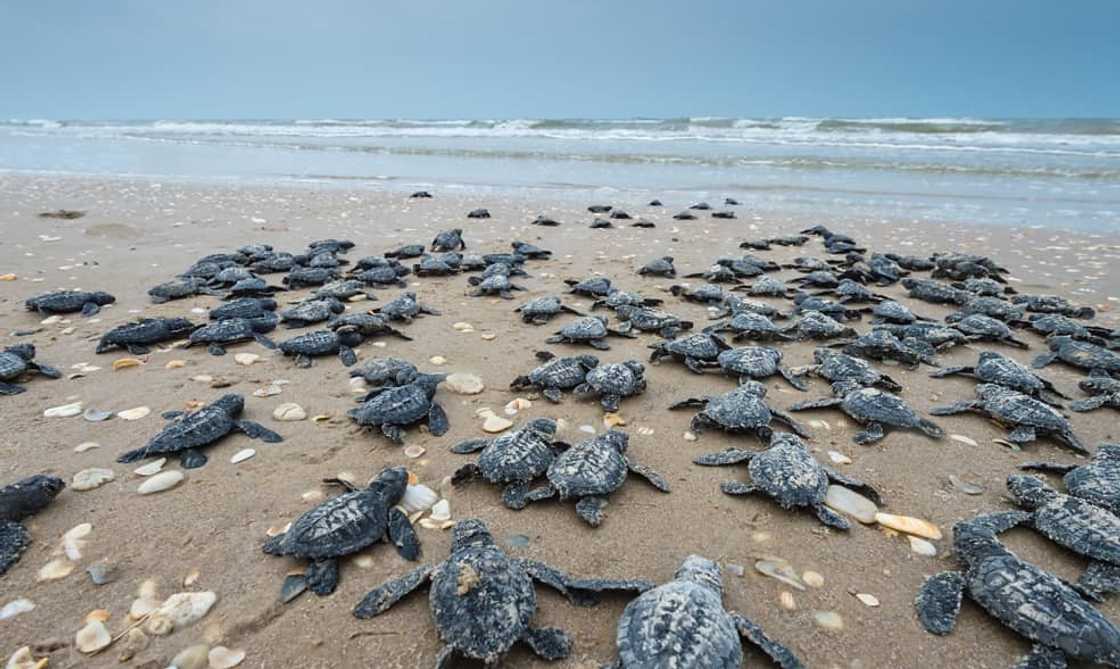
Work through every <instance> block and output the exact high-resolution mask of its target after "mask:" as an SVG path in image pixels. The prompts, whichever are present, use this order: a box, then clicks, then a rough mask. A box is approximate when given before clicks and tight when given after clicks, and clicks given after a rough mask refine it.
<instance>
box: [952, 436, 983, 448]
mask: <svg viewBox="0 0 1120 669" xmlns="http://www.w3.org/2000/svg"><path fill="white" fill-rule="evenodd" d="M949 438H950V439H952V440H953V441H959V442H960V443H962V444H964V445H966V446H979V445H980V444H978V443H976V440H975V439H972V438H969V437H966V436H964V435H963V434H950V435H949Z"/></svg>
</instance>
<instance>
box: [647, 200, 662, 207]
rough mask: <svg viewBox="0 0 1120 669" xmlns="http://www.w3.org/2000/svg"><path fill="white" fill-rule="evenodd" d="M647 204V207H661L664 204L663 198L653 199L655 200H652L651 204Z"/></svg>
mask: <svg viewBox="0 0 1120 669" xmlns="http://www.w3.org/2000/svg"><path fill="white" fill-rule="evenodd" d="M646 206H647V207H661V206H664V205H662V204H661V200H657V199H653V200H650V201H649V204H647V205H646Z"/></svg>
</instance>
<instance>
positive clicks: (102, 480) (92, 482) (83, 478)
mask: <svg viewBox="0 0 1120 669" xmlns="http://www.w3.org/2000/svg"><path fill="white" fill-rule="evenodd" d="M112 480H113V470H112V469H103V468H101V467H91V468H89V469H83V470H82V471H80V472H78V473H76V474H74V478H73V479H71V481H70V488H71V489H73V490H93V489H94V488H96V487H98V486H101V485H104V484H106V483H108V482H109V481H112Z"/></svg>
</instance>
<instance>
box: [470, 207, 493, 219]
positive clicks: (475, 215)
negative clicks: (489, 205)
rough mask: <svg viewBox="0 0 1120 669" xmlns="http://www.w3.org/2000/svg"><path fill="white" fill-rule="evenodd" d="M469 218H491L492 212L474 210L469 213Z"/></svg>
mask: <svg viewBox="0 0 1120 669" xmlns="http://www.w3.org/2000/svg"><path fill="white" fill-rule="evenodd" d="M467 218H490V211H489V210H488V209H481V208H479V209H472V210H470V211H469V212H467Z"/></svg>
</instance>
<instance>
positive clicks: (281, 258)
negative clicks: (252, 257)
mask: <svg viewBox="0 0 1120 669" xmlns="http://www.w3.org/2000/svg"><path fill="white" fill-rule="evenodd" d="M297 264H298V263H297V262H296V258H295V256H293V255H292V254H291V253H276V254H273V255H270V256H268V257H267V258H261V259H260V260H257V261H255V262H253V264H252V265H249V269H250V270H252V271H253V272H255V273H257V274H276V273H278V272H289V271H291V270H292V269H293V268H294V267H295V266H296V265H297Z"/></svg>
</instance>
